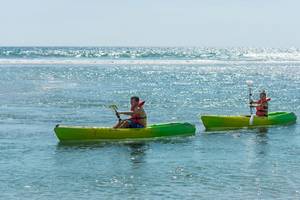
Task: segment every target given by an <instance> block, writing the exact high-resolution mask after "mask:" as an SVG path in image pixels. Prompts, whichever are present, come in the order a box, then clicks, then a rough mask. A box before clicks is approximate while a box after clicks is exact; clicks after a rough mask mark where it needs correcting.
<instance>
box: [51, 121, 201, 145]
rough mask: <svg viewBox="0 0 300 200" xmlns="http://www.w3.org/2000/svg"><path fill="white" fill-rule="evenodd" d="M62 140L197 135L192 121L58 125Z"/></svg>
mask: <svg viewBox="0 0 300 200" xmlns="http://www.w3.org/2000/svg"><path fill="white" fill-rule="evenodd" d="M54 131H55V133H56V136H57V138H58V139H59V140H60V141H84V140H85V141H86V140H124V139H143V138H157V137H171V136H191V135H195V131H196V128H195V126H194V125H192V124H190V123H164V124H154V125H150V126H148V127H147V128H118V129H114V128H106V127H84V126H64V125H57V126H56V127H55V128H54Z"/></svg>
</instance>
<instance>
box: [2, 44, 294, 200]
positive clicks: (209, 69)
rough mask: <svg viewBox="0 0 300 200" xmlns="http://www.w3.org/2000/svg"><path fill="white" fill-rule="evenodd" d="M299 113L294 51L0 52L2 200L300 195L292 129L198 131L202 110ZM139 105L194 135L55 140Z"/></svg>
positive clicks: (83, 49) (91, 49)
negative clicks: (266, 101)
mask: <svg viewBox="0 0 300 200" xmlns="http://www.w3.org/2000/svg"><path fill="white" fill-rule="evenodd" d="M246 80H253V81H254V93H255V97H256V98H257V97H258V92H259V90H261V89H266V90H267V93H268V95H269V96H270V97H271V98H272V101H271V102H270V110H271V111H279V110H283V111H293V112H295V113H296V114H297V115H298V116H299V115H300V50H299V49H295V48H293V49H250V48H248V49H247V48H236V49H233V48H232V49H217V48H154V47H153V48H137V47H134V48H129V47H128V48H127V47H114V48H111V47H103V48H96V47H72V48H71V47H1V48H0V86H1V87H0V199H13V200H14V199H87V198H88V199H300V178H299V177H300V158H299V154H300V126H299V124H298V123H296V124H294V125H290V126H281V127H280V126H278V127H271V128H268V129H266V130H264V131H262V130H258V129H251V130H248V129H242V130H234V131H223V132H205V130H204V127H203V124H202V123H201V121H200V120H199V116H200V115H201V114H228V115H229V114H230V115H235V114H248V113H249V108H248V107H247V100H248V93H247V92H248V91H247V86H246V84H245V82H246ZM132 95H138V96H140V97H141V98H143V99H144V100H146V105H145V109H146V111H147V113H148V116H149V122H150V123H159V122H169V121H170V122H172V121H187V122H190V123H194V124H195V125H196V126H197V133H196V136H194V137H188V138H172V139H162V140H152V141H151V140H150V141H139V142H132V141H127V142H105V143H104V142H95V143H75V144H61V143H59V142H58V140H57V138H56V137H55V135H54V132H53V128H54V126H55V125H56V124H58V123H60V124H74V125H75V124H76V125H91V126H112V125H113V124H114V123H116V118H115V116H114V114H113V113H112V112H111V111H110V110H109V109H107V105H109V104H118V106H119V108H120V109H121V110H127V109H129V97H130V96H132Z"/></svg>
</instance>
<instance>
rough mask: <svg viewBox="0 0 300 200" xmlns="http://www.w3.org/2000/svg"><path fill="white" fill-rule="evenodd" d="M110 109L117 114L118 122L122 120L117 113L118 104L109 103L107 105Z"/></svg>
mask: <svg viewBox="0 0 300 200" xmlns="http://www.w3.org/2000/svg"><path fill="white" fill-rule="evenodd" d="M108 107H109V108H110V109H112V110H113V111H114V112H115V114H116V116H117V118H118V120H119V122H121V121H122V119H121V117H120V115H119V113H118V111H117V110H118V106H117V105H110V106H108Z"/></svg>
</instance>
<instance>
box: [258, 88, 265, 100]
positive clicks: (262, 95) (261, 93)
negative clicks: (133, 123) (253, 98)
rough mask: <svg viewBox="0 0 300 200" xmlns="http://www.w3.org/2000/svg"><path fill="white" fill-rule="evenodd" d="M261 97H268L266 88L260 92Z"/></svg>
mask: <svg viewBox="0 0 300 200" xmlns="http://www.w3.org/2000/svg"><path fill="white" fill-rule="evenodd" d="M259 97H260V98H261V99H265V98H267V93H266V91H265V90H262V91H261V92H260V94H259Z"/></svg>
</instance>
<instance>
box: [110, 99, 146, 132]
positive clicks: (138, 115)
mask: <svg viewBox="0 0 300 200" xmlns="http://www.w3.org/2000/svg"><path fill="white" fill-rule="evenodd" d="M144 104H145V101H141V100H140V98H139V97H137V96H133V97H131V98H130V105H131V109H130V111H125V112H118V114H119V115H128V116H129V118H128V119H125V120H122V121H120V122H119V123H118V124H116V125H115V126H114V128H145V127H146V126H147V115H146V112H145V110H144V108H143V106H144Z"/></svg>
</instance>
